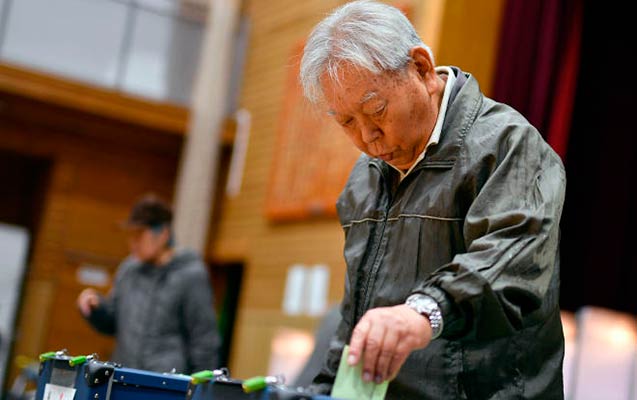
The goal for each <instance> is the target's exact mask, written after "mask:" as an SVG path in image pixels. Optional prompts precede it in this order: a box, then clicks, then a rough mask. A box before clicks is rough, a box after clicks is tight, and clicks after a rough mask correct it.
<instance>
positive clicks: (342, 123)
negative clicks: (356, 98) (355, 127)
mask: <svg viewBox="0 0 637 400" xmlns="http://www.w3.org/2000/svg"><path fill="white" fill-rule="evenodd" d="M353 121H354V118H348V119H346V120H345V121H343V122H341V125H343V126H350V125H351V124H352V122H353Z"/></svg>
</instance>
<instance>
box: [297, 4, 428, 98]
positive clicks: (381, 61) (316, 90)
mask: <svg viewBox="0 0 637 400" xmlns="http://www.w3.org/2000/svg"><path fill="white" fill-rule="evenodd" d="M415 46H421V47H423V48H424V49H426V50H427V52H428V53H429V55H430V56H431V59H432V61H433V54H432V52H431V49H429V47H428V46H427V45H425V44H424V43H423V41H422V40H421V39H420V37H419V36H418V34H417V33H416V30H415V29H414V27H413V25H412V24H411V23H410V22H409V20H408V19H407V17H405V15H404V14H403V13H402V12H400V10H398V9H397V8H395V7H392V6H389V5H386V4H382V3H378V2H375V1H369V0H360V1H353V2H351V3H347V4H345V5H343V6H341V7H339V8H337V9H336V10H334V11H333V12H332V13H331V14H330V15H328V16H327V17H326V18H325V19H323V20H322V21H321V22H320V23H319V24H318V25H317V26H316V27H315V28H314V30H313V31H312V33H311V34H310V37H309V38H308V41H307V43H306V45H305V49H304V51H303V59H302V60H301V73H300V79H301V85H302V86H303V91H304V93H305V97H307V98H308V100H310V101H311V102H313V103H316V102H318V101H320V100H321V99H322V98H323V91H322V89H321V84H320V79H321V76H322V75H323V74H324V73H326V72H327V74H328V76H329V78H330V79H331V80H332V81H333V82H338V81H339V74H338V72H339V69H340V67H341V66H342V65H343V64H352V65H354V66H358V67H362V68H364V69H366V70H368V71H370V72H372V73H374V74H380V73H382V72H385V71H398V70H401V69H403V68H404V67H405V66H406V65H407V63H408V61H409V51H410V50H411V49H412V48H413V47H415Z"/></svg>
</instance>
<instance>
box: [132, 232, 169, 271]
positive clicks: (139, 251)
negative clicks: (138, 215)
mask: <svg viewBox="0 0 637 400" xmlns="http://www.w3.org/2000/svg"><path fill="white" fill-rule="evenodd" d="M167 230H168V229H167V228H163V229H162V230H161V231H154V230H152V229H151V228H147V227H135V228H131V229H130V230H129V231H128V245H129V248H130V252H131V254H132V255H133V256H135V258H137V259H138V260H140V261H141V262H154V261H155V260H157V258H158V257H159V256H160V254H161V252H162V250H163V249H164V248H165V247H166V243H167V239H166V236H167V233H166V232H165V231H167Z"/></svg>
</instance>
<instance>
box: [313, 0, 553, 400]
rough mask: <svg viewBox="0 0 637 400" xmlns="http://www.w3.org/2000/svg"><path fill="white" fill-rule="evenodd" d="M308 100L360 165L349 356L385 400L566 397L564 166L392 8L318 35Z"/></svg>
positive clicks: (352, 213)
mask: <svg viewBox="0 0 637 400" xmlns="http://www.w3.org/2000/svg"><path fill="white" fill-rule="evenodd" d="M301 82H302V84H303V87H304V91H305V93H306V96H307V97H308V98H309V99H310V100H311V101H312V102H314V103H316V104H319V105H321V106H323V107H324V108H325V109H326V111H327V113H328V114H329V115H331V116H332V117H333V118H334V119H335V120H336V121H337V122H338V123H339V124H340V125H341V126H342V128H343V130H344V131H345V133H346V134H347V135H348V136H349V137H350V138H351V140H352V142H353V143H354V145H355V146H356V147H357V148H358V149H360V150H361V151H362V152H363V153H364V154H363V155H361V157H360V158H359V160H358V162H357V163H356V165H355V166H354V168H353V171H352V173H351V176H350V178H349V181H348V182H347V185H346V187H345V189H344V190H343V192H342V194H341V196H340V198H339V200H338V203H337V206H338V211H339V217H340V221H341V224H342V226H343V229H344V231H345V251H344V255H345V259H346V262H347V279H346V285H345V296H344V299H343V302H342V305H341V313H342V322H341V324H340V326H339V328H338V330H337V333H336V337H335V339H334V340H333V341H332V344H331V348H330V351H329V354H328V360H327V364H326V366H325V367H324V369H323V371H322V372H321V374H319V376H318V377H317V378H316V379H315V385H316V386H315V387H316V388H317V389H318V390H319V391H328V390H329V389H330V386H331V384H332V382H333V379H334V376H335V374H336V368H337V366H338V361H339V358H340V356H341V353H342V350H343V346H344V345H345V344H346V343H348V342H349V344H350V351H349V358H348V362H349V364H351V365H354V364H357V363H362V365H363V379H364V380H368V381H371V380H374V381H376V382H381V381H384V380H387V379H393V380H392V382H391V383H390V385H389V389H388V394H387V397H388V398H390V399H464V398H468V399H513V398H516V399H517V398H525V399H558V398H562V397H563V389H562V386H563V385H562V372H561V368H562V358H563V348H564V344H563V335H562V326H561V322H560V312H559V305H558V298H559V266H558V259H559V257H558V238H559V220H560V215H561V211H562V204H563V201H564V186H565V177H564V169H563V166H562V163H561V161H560V159H559V158H558V157H557V156H556V154H555V153H554V152H553V151H552V150H551V149H550V148H549V146H548V145H547V144H546V143H545V142H544V141H543V140H542V137H541V136H540V134H539V133H538V132H537V130H536V129H535V128H534V127H533V126H531V125H530V124H529V122H528V121H526V120H525V119H524V118H523V117H522V116H521V115H520V114H519V113H518V112H516V111H515V110H513V109H511V108H510V107H508V106H506V105H504V104H500V103H497V102H495V101H493V100H491V99H489V98H486V97H485V96H484V95H483V94H482V93H481V92H480V89H479V87H478V82H476V80H475V79H474V78H473V77H472V76H471V75H470V74H468V73H466V72H463V71H460V70H459V69H458V68H455V67H435V65H434V60H433V57H432V55H431V52H430V50H429V49H428V47H427V46H426V45H425V44H424V43H423V42H422V41H421V39H420V38H419V37H418V35H417V33H416V32H415V30H414V28H413V26H412V25H411V24H410V23H409V21H408V20H407V19H406V18H405V16H404V15H402V14H401V13H400V12H399V11H398V10H397V9H395V8H393V7H390V6H387V5H384V4H381V3H376V2H370V1H357V2H352V3H349V4H346V5H344V6H342V7H341V8H339V9H337V10H335V11H334V12H333V13H332V14H331V15H329V16H328V17H327V18H325V19H324V20H323V21H322V22H321V23H319V24H318V26H316V28H315V29H314V31H313V32H312V34H311V36H310V38H309V40H308V42H307V44H306V46H305V51H304V55H303V60H302V62H301Z"/></svg>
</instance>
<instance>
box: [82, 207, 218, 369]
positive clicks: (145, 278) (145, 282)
mask: <svg viewBox="0 0 637 400" xmlns="http://www.w3.org/2000/svg"><path fill="white" fill-rule="evenodd" d="M171 222H172V210H171V209H170V207H169V206H168V204H166V203H165V202H163V201H162V200H160V199H159V198H157V197H155V196H153V195H147V196H144V197H143V198H141V199H140V200H139V201H138V202H137V203H136V204H135V205H134V206H133V208H132V209H131V212H130V216H129V218H128V221H127V222H126V224H125V226H126V228H127V231H128V236H129V247H130V250H131V256H130V257H128V258H127V259H126V260H124V262H123V263H122V264H121V265H120V267H119V269H118V271H117V275H116V277H115V282H114V284H113V289H112V291H111V292H110V293H109V295H108V296H106V297H102V296H100V295H99V294H98V293H97V292H96V291H95V290H94V289H92V288H88V289H85V290H83V291H82V293H80V295H79V297H78V299H77V304H78V307H79V309H80V311H81V313H82V315H83V316H84V317H85V318H86V319H87V320H88V322H89V323H90V324H91V325H93V327H94V328H95V329H96V330H98V331H99V332H102V333H104V334H108V335H115V337H116V347H115V352H114V354H113V358H112V360H113V361H116V362H119V363H122V364H124V366H125V367H130V368H139V369H147V370H152V371H158V372H168V371H171V370H172V369H175V370H176V371H177V372H181V373H192V372H196V371H201V370H204V369H213V368H217V367H219V365H217V358H218V355H217V351H218V347H219V335H218V333H217V324H216V317H215V312H214V307H213V296H212V288H211V286H210V280H209V278H208V271H207V268H206V266H205V264H204V263H203V261H202V260H201V257H199V256H198V255H197V254H196V253H194V252H192V251H186V250H184V251H176V250H175V248H174V243H173V242H174V241H173V238H172V237H173V234H172V227H171Z"/></svg>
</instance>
